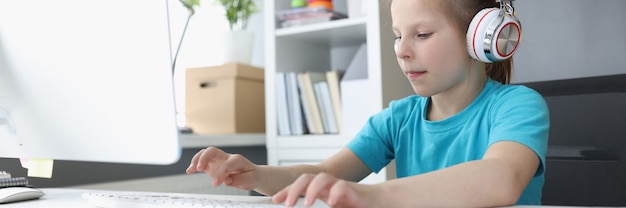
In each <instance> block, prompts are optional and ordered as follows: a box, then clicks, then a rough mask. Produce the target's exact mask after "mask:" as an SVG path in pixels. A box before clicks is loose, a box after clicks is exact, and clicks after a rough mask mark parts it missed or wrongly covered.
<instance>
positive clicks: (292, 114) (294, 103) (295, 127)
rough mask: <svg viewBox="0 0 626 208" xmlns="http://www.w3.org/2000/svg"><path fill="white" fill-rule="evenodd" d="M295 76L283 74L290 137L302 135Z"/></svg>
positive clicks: (296, 78) (300, 112)
mask: <svg viewBox="0 0 626 208" xmlns="http://www.w3.org/2000/svg"><path fill="white" fill-rule="evenodd" d="M297 76H298V75H297V74H296V72H287V73H285V92H286V93H287V96H286V99H287V112H288V114H289V127H290V129H291V134H292V135H302V134H304V128H303V125H304V123H303V118H302V105H301V104H300V92H299V90H298V77H297Z"/></svg>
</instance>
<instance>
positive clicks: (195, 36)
mask: <svg viewBox="0 0 626 208" xmlns="http://www.w3.org/2000/svg"><path fill="white" fill-rule="evenodd" d="M255 3H256V4H257V7H258V8H259V12H257V13H255V14H253V15H252V16H251V17H250V20H249V22H248V28H247V30H248V31H252V32H253V33H254V46H253V53H252V62H251V65H253V66H258V67H261V68H263V66H264V65H265V63H264V59H265V57H264V56H263V48H264V44H263V11H262V9H263V1H262V0H255ZM169 4H170V20H171V28H172V31H171V32H172V36H173V37H172V42H173V43H172V44H173V46H172V47H173V50H174V51H173V53H175V52H176V51H175V50H176V47H178V44H179V41H180V36H181V35H182V31H183V29H184V26H185V22H186V20H187V16H188V14H189V13H188V11H187V9H186V8H185V7H183V5H182V4H181V3H180V2H179V1H178V0H170V1H169ZM200 4H201V6H200V7H199V8H197V9H196V13H195V14H194V16H193V17H192V18H191V20H190V22H189V26H188V28H187V32H186V34H185V38H184V40H183V44H182V46H181V49H180V52H179V54H178V60H177V63H176V74H175V82H176V96H177V108H178V111H179V113H183V112H184V111H185V109H184V106H185V103H184V100H185V89H184V88H185V69H186V68H189V67H197V66H214V65H220V64H222V63H223V55H222V41H221V40H222V37H223V33H224V32H226V31H228V30H229V28H228V22H227V21H226V17H225V16H224V10H223V9H222V7H221V6H220V5H219V4H217V3H216V2H215V0H203V1H200Z"/></svg>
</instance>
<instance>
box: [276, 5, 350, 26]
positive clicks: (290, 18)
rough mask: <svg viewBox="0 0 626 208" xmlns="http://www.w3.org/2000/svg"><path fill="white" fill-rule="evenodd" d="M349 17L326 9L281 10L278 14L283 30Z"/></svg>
mask: <svg viewBox="0 0 626 208" xmlns="http://www.w3.org/2000/svg"><path fill="white" fill-rule="evenodd" d="M347 17H348V16H347V15H345V14H342V13H339V12H336V11H333V10H329V9H327V8H326V7H313V8H309V7H301V8H292V9H287V10H281V11H278V12H277V13H276V18H277V19H278V22H279V24H278V25H279V26H280V27H281V28H286V27H293V26H298V25H308V24H313V23H318V22H328V21H331V20H336V19H344V18H347Z"/></svg>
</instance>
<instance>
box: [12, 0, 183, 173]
mask: <svg viewBox="0 0 626 208" xmlns="http://www.w3.org/2000/svg"><path fill="white" fill-rule="evenodd" d="M169 4H172V2H169ZM168 18H169V17H168V1H167V0H89V1H84V0H53V1H52V0H29V1H23V0H3V1H0V157H5V158H44V159H57V160H71V161H93V162H115V163H139V164H171V163H174V162H176V161H177V160H178V159H179V156H180V152H181V148H180V145H179V140H178V130H177V125H176V118H175V116H176V112H175V102H174V86H173V79H172V66H171V64H172V61H171V60H172V54H173V53H172V47H171V41H170V30H169V19H168Z"/></svg>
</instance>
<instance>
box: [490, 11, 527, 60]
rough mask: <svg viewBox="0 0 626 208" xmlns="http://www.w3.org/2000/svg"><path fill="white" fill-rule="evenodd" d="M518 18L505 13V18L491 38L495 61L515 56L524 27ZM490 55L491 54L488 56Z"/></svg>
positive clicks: (492, 53) (492, 54)
mask: <svg viewBox="0 0 626 208" xmlns="http://www.w3.org/2000/svg"><path fill="white" fill-rule="evenodd" d="M521 28H522V27H521V25H520V23H519V21H518V20H517V18H515V17H514V16H509V15H504V20H503V21H502V24H500V25H499V26H498V27H497V28H496V30H495V31H494V33H493V34H494V36H493V37H494V38H493V39H492V40H491V42H492V43H491V49H490V50H489V51H491V56H492V57H493V59H494V61H503V60H506V59H508V58H509V57H511V56H513V53H515V51H516V50H517V47H518V46H519V42H520V41H521V40H522V29H521ZM488 57H489V56H488Z"/></svg>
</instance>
